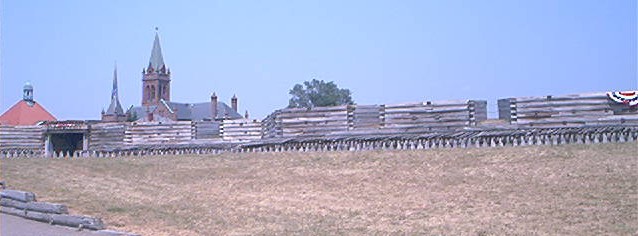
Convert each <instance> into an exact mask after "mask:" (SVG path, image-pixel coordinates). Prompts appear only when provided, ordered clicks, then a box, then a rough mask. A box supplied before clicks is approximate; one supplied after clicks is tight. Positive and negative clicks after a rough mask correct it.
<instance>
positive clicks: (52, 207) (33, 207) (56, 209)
mask: <svg viewBox="0 0 638 236" xmlns="http://www.w3.org/2000/svg"><path fill="white" fill-rule="evenodd" d="M0 205H1V206H5V207H13V208H17V209H23V210H29V211H37V212H42V213H53V214H68V213H69V210H68V209H67V207H66V206H65V205H62V204H55V203H48V202H33V201H32V202H21V201H17V200H13V199H9V198H2V199H0Z"/></svg>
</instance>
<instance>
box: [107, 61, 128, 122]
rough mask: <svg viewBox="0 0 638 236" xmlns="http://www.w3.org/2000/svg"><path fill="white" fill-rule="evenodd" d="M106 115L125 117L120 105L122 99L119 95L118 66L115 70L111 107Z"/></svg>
mask: <svg viewBox="0 0 638 236" xmlns="http://www.w3.org/2000/svg"><path fill="white" fill-rule="evenodd" d="M106 114H112V115H123V114H124V110H123V109H122V105H121V104H120V99H119V98H118V95H117V66H115V68H114V69H113V89H112V90H111V105H109V109H108V110H106Z"/></svg>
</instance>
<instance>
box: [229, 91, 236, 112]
mask: <svg viewBox="0 0 638 236" xmlns="http://www.w3.org/2000/svg"><path fill="white" fill-rule="evenodd" d="M230 106H231V107H232V108H233V111H235V112H237V96H236V95H233V97H232V98H231V99H230Z"/></svg>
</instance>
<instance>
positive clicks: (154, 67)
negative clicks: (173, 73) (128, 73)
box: [147, 28, 167, 73]
mask: <svg viewBox="0 0 638 236" xmlns="http://www.w3.org/2000/svg"><path fill="white" fill-rule="evenodd" d="M156 29H157V28H156ZM166 69H167V68H166V65H164V57H163V56H162V46H161V45H160V39H159V34H158V33H157V32H155V41H153V49H152V50H151V59H150V60H149V62H148V68H147V71H148V70H150V71H159V72H162V73H166Z"/></svg>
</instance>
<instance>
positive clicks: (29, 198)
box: [0, 189, 35, 202]
mask: <svg viewBox="0 0 638 236" xmlns="http://www.w3.org/2000/svg"><path fill="white" fill-rule="evenodd" d="M0 197H2V198H9V199H13V200H18V201H21V202H34V201H35V194H33V193H32V192H25V191H18V190H10V189H4V190H2V191H0Z"/></svg>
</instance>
